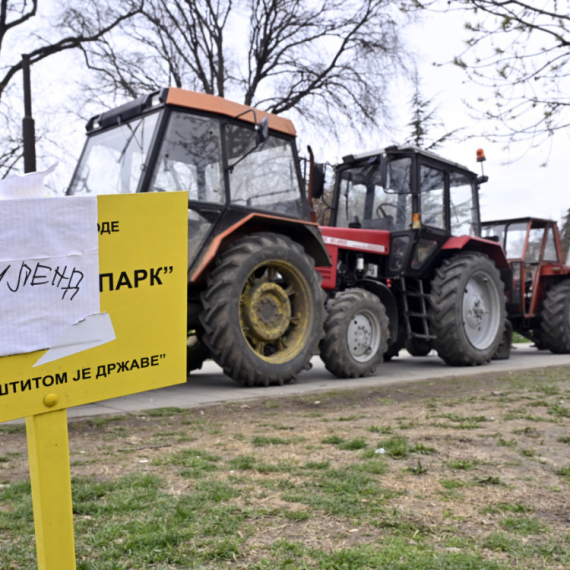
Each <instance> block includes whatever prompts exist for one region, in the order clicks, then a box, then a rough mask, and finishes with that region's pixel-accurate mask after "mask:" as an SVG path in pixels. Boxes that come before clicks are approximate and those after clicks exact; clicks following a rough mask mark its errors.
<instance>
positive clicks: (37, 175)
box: [0, 162, 57, 200]
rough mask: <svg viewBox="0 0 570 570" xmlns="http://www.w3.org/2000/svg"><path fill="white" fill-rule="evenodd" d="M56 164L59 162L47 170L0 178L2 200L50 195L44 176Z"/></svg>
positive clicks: (54, 166) (51, 170)
mask: <svg viewBox="0 0 570 570" xmlns="http://www.w3.org/2000/svg"><path fill="white" fill-rule="evenodd" d="M56 166H57V162H56V163H55V164H52V165H51V166H50V167H49V168H46V170H41V171H39V172H30V173H28V174H23V175H21V174H13V175H12V176H8V177H7V178H4V179H3V180H0V200H13V199H18V198H45V197H46V196H48V195H49V190H48V189H47V188H46V187H45V186H44V178H45V177H46V176H47V175H48V174H51V173H52V172H53V171H54V170H55V168H56Z"/></svg>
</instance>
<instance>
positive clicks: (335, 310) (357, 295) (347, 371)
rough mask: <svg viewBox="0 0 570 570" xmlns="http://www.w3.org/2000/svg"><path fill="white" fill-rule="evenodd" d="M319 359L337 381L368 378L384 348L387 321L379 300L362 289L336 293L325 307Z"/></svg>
mask: <svg viewBox="0 0 570 570" xmlns="http://www.w3.org/2000/svg"><path fill="white" fill-rule="evenodd" d="M327 309H328V316H327V319H326V321H325V337H324V338H323V340H322V341H321V345H320V348H321V359H322V361H323V362H324V364H325V368H326V369H327V370H328V371H329V372H331V373H332V374H334V375H335V376H336V377H337V378H359V377H361V376H369V375H370V374H372V373H373V372H374V371H375V370H376V368H378V366H379V365H380V364H381V363H382V360H383V355H384V352H386V347H387V345H388V336H389V332H388V317H387V316H386V309H385V308H384V305H383V304H382V302H381V301H380V299H379V298H378V297H377V296H376V295H374V294H373V293H370V292H369V291H365V290H364V289H347V290H346V291H342V292H341V293H337V294H336V296H335V298H334V299H332V300H331V301H329V303H328V305H327Z"/></svg>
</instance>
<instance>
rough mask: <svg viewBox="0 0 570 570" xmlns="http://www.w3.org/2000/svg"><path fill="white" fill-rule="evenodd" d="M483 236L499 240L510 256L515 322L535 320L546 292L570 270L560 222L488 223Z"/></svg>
mask: <svg viewBox="0 0 570 570" xmlns="http://www.w3.org/2000/svg"><path fill="white" fill-rule="evenodd" d="M482 233H483V236H484V237H486V238H487V239H492V240H495V241H497V242H498V243H499V244H500V245H501V246H502V247H503V249H504V251H505V253H506V256H507V260H508V262H509V265H510V268H511V272H512V286H511V289H510V298H509V300H508V312H509V316H510V317H511V320H513V319H515V318H517V317H518V318H519V319H533V318H534V317H535V316H536V315H537V314H538V313H539V312H540V310H541V309H542V303H543V300H544V296H545V292H546V289H547V288H548V287H549V286H550V285H552V284H554V283H556V282H557V281H558V280H559V279H560V277H561V276H562V275H565V274H567V273H568V271H569V268H568V267H565V266H564V264H563V260H562V251H561V247H560V238H559V235H558V227H557V225H556V222H553V221H551V220H542V219H538V218H516V219H511V220H496V221H490V222H484V223H483V224H482ZM516 328H517V327H515V329H516Z"/></svg>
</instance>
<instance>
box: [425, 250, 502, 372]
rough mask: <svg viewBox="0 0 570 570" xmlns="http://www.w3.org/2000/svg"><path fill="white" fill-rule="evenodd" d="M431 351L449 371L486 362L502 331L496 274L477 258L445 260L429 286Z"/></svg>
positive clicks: (482, 257)
mask: <svg viewBox="0 0 570 570" xmlns="http://www.w3.org/2000/svg"><path fill="white" fill-rule="evenodd" d="M430 301H431V302H430V305H431V308H430V321H431V325H432V332H433V333H434V334H435V336H436V338H435V339H434V340H433V341H432V346H433V348H434V349H435V350H436V351H437V353H438V355H439V357H440V358H442V359H443V360H444V361H445V362H446V363H447V364H451V365H452V366H472V365H477V364H484V363H485V362H489V361H490V360H491V358H492V357H493V355H494V354H495V352H496V351H497V348H498V346H499V343H500V342H501V338H502V336H503V330H504V326H505V317H506V311H505V295H504V286H503V283H502V281H501V277H500V275H499V271H498V270H497V268H496V267H495V265H494V264H493V262H492V261H491V260H490V259H489V258H488V257H487V256H486V255H483V254H481V253H474V252H469V253H461V254H458V255H456V256H455V257H452V258H450V259H447V260H445V261H444V262H443V263H442V264H441V266H440V267H439V268H438V269H437V271H436V276H435V277H434V279H433V281H432V283H431V293H430Z"/></svg>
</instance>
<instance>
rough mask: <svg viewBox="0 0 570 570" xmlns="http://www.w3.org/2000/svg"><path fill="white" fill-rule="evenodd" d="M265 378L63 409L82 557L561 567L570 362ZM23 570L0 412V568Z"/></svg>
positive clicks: (258, 566) (14, 459)
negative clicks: (270, 392)
mask: <svg viewBox="0 0 570 570" xmlns="http://www.w3.org/2000/svg"><path fill="white" fill-rule="evenodd" d="M458 372H461V373H468V370H467V369H463V370H460V371H458ZM239 389H240V388H238V387H236V390H239ZM258 392H259V395H260V399H259V400H257V401H255V402H250V403H248V404H243V403H236V404H228V405H221V406H214V407H208V408H204V409H203V410H200V409H192V410H182V409H178V408H166V409H161V410H153V411H148V412H141V413H140V414H137V415H124V416H112V417H111V416H109V417H98V418H93V419H87V420H80V421H70V426H69V438H70V453H71V471H72V477H73V501H74V520H75V534H76V551H77V567H78V570H131V569H139V568H140V569H143V568H144V569H153V570H167V569H188V568H209V569H222V568H247V569H251V570H281V569H283V570H285V569H290V570H293V569H315V570H317V569H318V570H362V569H367V568H377V569H386V568H388V569H392V568H393V569H401V570H416V569H417V570H419V569H449V570H456V569H473V570H484V569H489V570H490V569H496V570H499V569H507V568H509V569H511V568H536V569H543V568H552V569H563V568H569V567H570V504H569V503H570V500H569V498H568V497H569V491H570V429H569V427H570V368H549V369H544V370H540V371H532V372H528V373H524V374H520V373H510V374H507V375H505V376H500V375H496V374H488V375H483V376H477V377H475V378H469V377H468V376H465V377H463V378H454V379H444V380H441V381H438V382H434V381H429V382H419V383H416V384H406V385H400V386H390V387H387V388H381V387H379V388H375V389H370V388H366V389H358V390H352V391H338V392H329V393H318V394H313V395H305V396H291V397H283V398H280V399H275V398H272V399H264V398H263V390H262V389H260V390H259V391H258ZM34 568H36V561H35V545H34V528H33V517H32V506H31V497H30V483H29V474H28V462H27V450H26V439H25V432H24V428H23V426H22V427H20V426H7V425H1V424H0V569H2V570H27V569H34Z"/></svg>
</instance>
